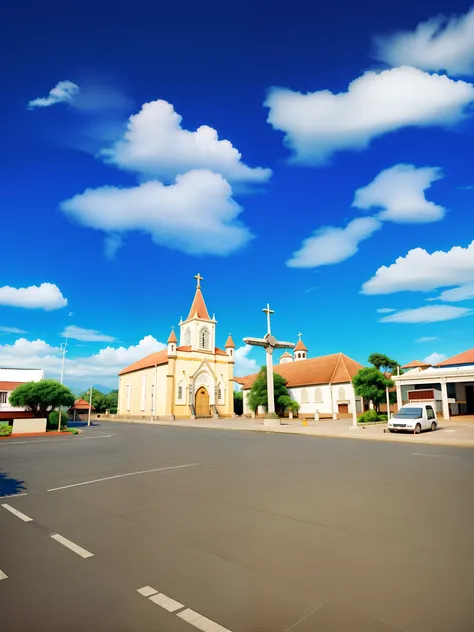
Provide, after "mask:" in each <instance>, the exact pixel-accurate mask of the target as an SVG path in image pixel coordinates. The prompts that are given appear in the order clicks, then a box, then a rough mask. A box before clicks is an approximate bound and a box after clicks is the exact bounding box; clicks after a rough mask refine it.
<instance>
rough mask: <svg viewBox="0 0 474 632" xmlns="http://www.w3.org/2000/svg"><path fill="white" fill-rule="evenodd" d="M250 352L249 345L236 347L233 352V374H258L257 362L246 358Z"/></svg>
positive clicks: (250, 347)
mask: <svg viewBox="0 0 474 632" xmlns="http://www.w3.org/2000/svg"><path fill="white" fill-rule="evenodd" d="M251 350H252V346H251V345H244V346H242V347H238V348H237V349H236V350H235V354H234V358H235V365H234V374H235V375H236V376H241V375H250V374H252V373H258V371H259V370H260V367H259V365H258V364H257V361H256V360H254V359H253V358H249V357H248V355H249V353H250V351H251Z"/></svg>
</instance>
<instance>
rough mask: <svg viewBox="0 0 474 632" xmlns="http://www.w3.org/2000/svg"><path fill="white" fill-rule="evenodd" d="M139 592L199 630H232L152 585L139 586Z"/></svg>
mask: <svg viewBox="0 0 474 632" xmlns="http://www.w3.org/2000/svg"><path fill="white" fill-rule="evenodd" d="M137 592H138V593H139V594H140V595H143V596H144V597H148V599H149V600H150V601H153V603H156V604H157V605H158V606H161V607H162V608H164V609H165V610H168V612H174V613H175V614H176V616H177V617H179V618H180V619H182V620H183V621H186V623H189V624H190V625H192V626H194V627H195V628H197V629H198V630H202V632H230V630H228V629H227V628H224V627H223V626H222V625H219V623H216V622H215V621H212V619H208V618H207V617H203V616H202V614H199V612H195V611H194V610H191V608H186V607H185V606H183V604H182V603H179V601H175V600H174V599H171V597H167V596H166V595H164V594H163V593H160V592H158V591H157V590H155V589H154V588H152V587H151V586H143V588H139V589H138V590H137ZM177 610H180V611H181V612H177Z"/></svg>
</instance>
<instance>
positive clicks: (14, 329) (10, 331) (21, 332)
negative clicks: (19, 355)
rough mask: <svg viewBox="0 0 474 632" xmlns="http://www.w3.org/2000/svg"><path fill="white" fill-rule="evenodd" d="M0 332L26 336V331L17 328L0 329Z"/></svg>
mask: <svg viewBox="0 0 474 632" xmlns="http://www.w3.org/2000/svg"><path fill="white" fill-rule="evenodd" d="M0 332H1V333H3V334H26V331H23V329H18V328H17V327H0Z"/></svg>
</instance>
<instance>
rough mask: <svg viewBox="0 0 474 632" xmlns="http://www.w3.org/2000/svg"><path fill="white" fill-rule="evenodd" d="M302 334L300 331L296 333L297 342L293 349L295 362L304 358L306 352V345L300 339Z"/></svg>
mask: <svg viewBox="0 0 474 632" xmlns="http://www.w3.org/2000/svg"><path fill="white" fill-rule="evenodd" d="M302 335H303V334H302V333H301V332H300V333H299V334H298V342H297V343H296V347H295V351H294V356H295V362H297V361H298V360H306V355H307V353H308V347H307V346H306V345H305V343H304V342H303V340H302V339H301V337H302Z"/></svg>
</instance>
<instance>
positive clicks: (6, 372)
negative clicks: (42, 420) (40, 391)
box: [0, 367, 44, 421]
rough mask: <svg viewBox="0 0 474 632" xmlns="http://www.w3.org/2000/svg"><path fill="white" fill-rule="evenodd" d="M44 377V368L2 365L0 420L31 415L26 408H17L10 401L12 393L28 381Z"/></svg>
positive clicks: (0, 370) (36, 380)
mask: <svg viewBox="0 0 474 632" xmlns="http://www.w3.org/2000/svg"><path fill="white" fill-rule="evenodd" d="M42 379H44V372H43V369H10V368H3V367H0V421H5V420H6V421H10V420H12V419H14V418H19V417H31V416H32V415H31V413H30V412H28V411H26V409H25V408H15V407H14V406H12V405H11V404H10V402H9V399H10V395H11V394H12V392H13V391H14V390H15V389H16V388H17V386H21V385H22V384H26V382H39V381H40V380H42Z"/></svg>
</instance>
